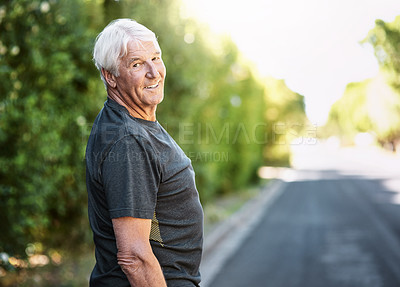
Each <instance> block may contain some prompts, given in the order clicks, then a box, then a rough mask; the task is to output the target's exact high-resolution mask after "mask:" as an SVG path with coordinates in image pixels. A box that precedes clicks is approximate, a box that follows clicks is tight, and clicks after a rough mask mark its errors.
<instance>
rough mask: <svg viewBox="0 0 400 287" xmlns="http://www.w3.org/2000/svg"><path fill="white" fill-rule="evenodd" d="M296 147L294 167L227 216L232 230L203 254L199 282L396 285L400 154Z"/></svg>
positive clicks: (211, 286)
mask: <svg viewBox="0 0 400 287" xmlns="http://www.w3.org/2000/svg"><path fill="white" fill-rule="evenodd" d="M301 152H302V153H301V156H299V157H298V158H297V160H298V161H297V162H296V167H297V169H296V170H290V171H286V174H285V175H283V176H282V180H283V181H281V182H278V183H279V184H278V187H277V186H276V184H275V185H273V186H272V189H273V190H272V192H271V190H266V191H265V192H264V193H263V194H262V195H260V198H258V199H257V200H256V201H253V202H252V203H249V204H248V205H247V207H245V208H244V210H242V212H241V215H240V216H239V215H238V216H237V217H238V218H237V219H236V223H235V224H232V223H230V226H231V230H234V232H232V233H229V232H226V233H225V234H224V235H223V236H222V237H220V240H219V242H218V243H219V244H217V245H216V246H217V248H216V249H214V250H213V251H212V252H210V254H208V255H207V256H206V260H205V263H204V264H203V270H205V282H204V284H203V285H202V286H204V287H225V286H227V287H228V286H229V287H235V286H237V287H252V286H254V287H261V286H267V287H295V286H298V287H329V286H332V287H340V286H346V287H347V286H349V287H350V286H351V287H353V286H354V287H391V286H393V287H395V286H396V287H398V286H400V205H399V204H400V160H399V159H398V158H393V157H391V156H386V155H384V154H381V153H379V152H376V151H368V152H366V151H365V150H363V151H360V150H345V151H330V152H329V153H327V151H326V149H320V150H317V149H315V148H314V149H309V150H302V151H301ZM307 152H309V155H313V157H312V160H313V161H315V162H314V163H312V164H311V163H310V162H311V161H312V160H310V157H309V156H307ZM301 157H303V158H301ZM315 157H317V158H319V160H318V159H316V158H315ZM307 159H309V160H307ZM324 160H325V163H324ZM271 194H273V196H271ZM252 215H254V216H252ZM227 225H228V226H229V224H227ZM221 250H222V252H221ZM221 258H222V259H221ZM218 261H220V262H218ZM212 262H214V263H215V262H217V263H216V264H214V266H213V265H212ZM205 266H211V267H212V268H209V269H207V268H206V267H205ZM210 269H211V270H212V272H210Z"/></svg>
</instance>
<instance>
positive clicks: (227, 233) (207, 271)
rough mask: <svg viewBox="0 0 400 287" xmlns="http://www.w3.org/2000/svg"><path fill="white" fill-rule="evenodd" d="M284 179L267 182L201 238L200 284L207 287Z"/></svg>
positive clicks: (281, 188) (272, 198)
mask: <svg viewBox="0 0 400 287" xmlns="http://www.w3.org/2000/svg"><path fill="white" fill-rule="evenodd" d="M285 186H286V183H285V182H284V181H282V180H280V179H273V180H271V182H269V183H268V184H267V185H266V186H265V187H264V188H263V189H262V191H261V192H260V194H258V195H257V196H256V197H255V198H253V199H251V200H249V201H247V202H246V203H245V204H244V205H243V206H242V208H240V209H239V210H238V211H237V212H236V213H234V214H233V215H232V216H230V217H229V218H228V219H226V220H224V221H223V222H221V223H219V224H218V225H217V226H216V228H215V229H214V230H213V231H212V232H210V233H209V234H208V235H207V236H205V238H204V244H203V257H202V262H201V265H200V272H201V277H202V280H201V286H202V287H208V286H209V284H211V282H212V280H213V279H214V277H215V276H216V275H217V274H218V272H219V271H220V270H221V268H222V267H223V265H224V263H225V262H226V261H227V260H228V259H229V257H231V256H232V255H233V253H234V252H235V250H236V249H237V248H238V247H239V246H240V244H241V243H242V242H243V240H244V239H245V238H246V237H247V236H248V235H249V234H250V232H251V231H252V230H253V228H254V227H255V226H256V225H257V224H258V223H259V221H260V220H261V218H262V215H263V214H264V213H265V212H266V211H267V210H268V209H269V207H270V206H271V205H272V203H273V202H274V201H275V200H276V199H277V198H278V197H279V196H280V195H281V194H282V192H283V190H284V187H285Z"/></svg>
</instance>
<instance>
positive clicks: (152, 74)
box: [146, 61, 159, 78]
mask: <svg viewBox="0 0 400 287" xmlns="http://www.w3.org/2000/svg"><path fill="white" fill-rule="evenodd" d="M158 74H159V73H158V70H157V68H156V65H155V64H154V63H153V62H152V61H150V62H148V71H147V73H146V77H148V78H156V77H157V76H158Z"/></svg>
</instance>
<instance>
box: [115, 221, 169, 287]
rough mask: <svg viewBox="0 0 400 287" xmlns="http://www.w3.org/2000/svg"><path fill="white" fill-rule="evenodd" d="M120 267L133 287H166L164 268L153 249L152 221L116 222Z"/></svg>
mask: <svg viewBox="0 0 400 287" xmlns="http://www.w3.org/2000/svg"><path fill="white" fill-rule="evenodd" d="M112 223H113V227H114V233H115V238H116V240H117V248H118V254H117V258H118V264H119V265H120V266H121V269H122V271H123V272H124V273H125V274H126V277H127V278H128V280H129V283H130V284H131V286H141V287H142V286H143V287H146V286H149V287H166V286H167V284H166V282H165V279H164V275H163V273H162V270H161V267H160V264H159V262H158V260H157V258H156V257H155V256H154V253H153V251H152V249H151V245H150V242H149V235H150V230H151V220H150V219H140V218H133V217H121V218H115V219H113V220H112Z"/></svg>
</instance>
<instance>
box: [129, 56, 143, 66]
mask: <svg viewBox="0 0 400 287" xmlns="http://www.w3.org/2000/svg"><path fill="white" fill-rule="evenodd" d="M139 60H140V58H139V57H134V58H130V59H129V61H128V65H129V64H131V63H133V62H136V61H139Z"/></svg>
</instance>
